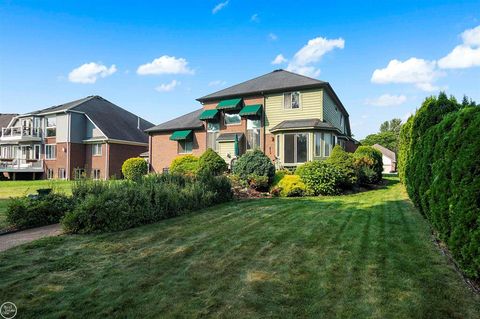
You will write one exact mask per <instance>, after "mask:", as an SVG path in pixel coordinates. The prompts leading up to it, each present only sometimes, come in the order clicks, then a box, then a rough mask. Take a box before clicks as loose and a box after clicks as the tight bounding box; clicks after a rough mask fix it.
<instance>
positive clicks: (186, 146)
mask: <svg viewBox="0 0 480 319" xmlns="http://www.w3.org/2000/svg"><path fill="white" fill-rule="evenodd" d="M192 149H193V141H189V140H183V141H178V154H186V153H191V152H192Z"/></svg>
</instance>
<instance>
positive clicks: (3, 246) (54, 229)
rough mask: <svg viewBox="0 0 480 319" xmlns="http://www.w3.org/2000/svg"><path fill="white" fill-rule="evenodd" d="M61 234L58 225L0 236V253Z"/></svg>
mask: <svg viewBox="0 0 480 319" xmlns="http://www.w3.org/2000/svg"><path fill="white" fill-rule="evenodd" d="M61 233H62V228H61V226H60V224H54V225H48V226H43V227H37V228H32V229H27V230H22V231H18V232H16V233H12V234H7V235H2V236H0V251H4V250H7V249H9V248H12V247H15V246H18V245H21V244H25V243H28V242H31V241H34V240H37V239H40V238H43V237H50V236H58V235H60V234H61Z"/></svg>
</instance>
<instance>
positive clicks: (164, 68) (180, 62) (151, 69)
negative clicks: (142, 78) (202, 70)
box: [137, 55, 194, 75]
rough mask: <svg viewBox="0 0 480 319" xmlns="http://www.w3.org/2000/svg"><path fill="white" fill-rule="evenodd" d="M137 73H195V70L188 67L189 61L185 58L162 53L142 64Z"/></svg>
mask: <svg viewBox="0 0 480 319" xmlns="http://www.w3.org/2000/svg"><path fill="white" fill-rule="evenodd" d="M137 73H138V74H140V75H147V74H193V73H194V71H193V70H191V69H190V68H189V67H188V62H187V60H185V59H184V58H176V57H174V56H168V55H162V56H161V57H159V58H156V59H155V60H153V61H152V62H150V63H146V64H142V65H140V66H139V67H138V69H137Z"/></svg>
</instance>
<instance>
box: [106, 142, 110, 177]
mask: <svg viewBox="0 0 480 319" xmlns="http://www.w3.org/2000/svg"><path fill="white" fill-rule="evenodd" d="M109 159H110V144H108V141H105V180H108V176H110V172H109V165H108V164H109V163H108V162H109Z"/></svg>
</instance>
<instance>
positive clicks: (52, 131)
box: [45, 115, 57, 137]
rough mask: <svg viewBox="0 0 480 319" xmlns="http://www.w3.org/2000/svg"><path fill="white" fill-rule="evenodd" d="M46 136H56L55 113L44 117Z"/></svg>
mask: <svg viewBox="0 0 480 319" xmlns="http://www.w3.org/2000/svg"><path fill="white" fill-rule="evenodd" d="M45 127H46V131H47V137H53V136H57V117H56V116H55V115H52V116H47V117H45Z"/></svg>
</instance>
